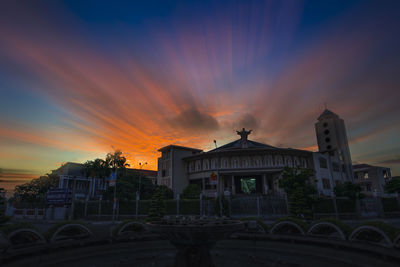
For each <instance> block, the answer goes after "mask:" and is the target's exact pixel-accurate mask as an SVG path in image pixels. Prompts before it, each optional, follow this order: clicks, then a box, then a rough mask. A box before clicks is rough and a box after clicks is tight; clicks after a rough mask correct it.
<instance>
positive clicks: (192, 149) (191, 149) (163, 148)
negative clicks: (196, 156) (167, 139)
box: [158, 145, 203, 152]
mask: <svg viewBox="0 0 400 267" xmlns="http://www.w3.org/2000/svg"><path fill="white" fill-rule="evenodd" d="M170 148H177V149H182V150H190V151H196V152H202V151H203V150H201V149H197V148H192V147H186V146H178V145H168V146H165V147H162V148H160V149H159V150H158V151H160V152H162V151H165V150H168V149H170Z"/></svg>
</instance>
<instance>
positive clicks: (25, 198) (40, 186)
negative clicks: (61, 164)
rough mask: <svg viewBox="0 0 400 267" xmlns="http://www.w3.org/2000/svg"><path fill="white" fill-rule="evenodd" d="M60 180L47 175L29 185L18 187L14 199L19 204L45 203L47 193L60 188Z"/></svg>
mask: <svg viewBox="0 0 400 267" xmlns="http://www.w3.org/2000/svg"><path fill="white" fill-rule="evenodd" d="M58 180H59V177H58V175H56V174H47V175H46V176H41V177H39V178H37V179H33V180H32V181H30V182H28V183H25V184H22V185H17V186H16V187H15V190H14V198H15V200H16V201H19V202H36V203H38V202H43V201H44V200H45V198H46V193H47V191H48V190H49V189H50V188H52V187H57V186H58Z"/></svg>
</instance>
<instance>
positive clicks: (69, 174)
mask: <svg viewBox="0 0 400 267" xmlns="http://www.w3.org/2000/svg"><path fill="white" fill-rule="evenodd" d="M84 169H85V168H84V165H83V164H81V163H75V162H67V163H65V164H64V165H63V166H61V167H60V168H58V169H57V170H54V171H52V173H53V174H56V175H59V184H58V188H69V189H70V190H73V187H74V182H75V197H76V198H86V197H87V196H88V195H89V197H90V198H98V197H100V195H102V194H103V193H104V191H105V190H106V189H107V179H105V178H99V177H94V178H93V179H92V177H87V176H86V175H85V173H84ZM125 172H126V173H127V174H129V173H140V174H142V175H143V176H144V177H146V178H148V179H150V180H151V181H152V182H153V183H155V182H156V176H157V171H152V170H144V169H130V168H126V169H125Z"/></svg>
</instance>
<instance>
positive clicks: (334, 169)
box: [332, 162, 340, 172]
mask: <svg viewBox="0 0 400 267" xmlns="http://www.w3.org/2000/svg"><path fill="white" fill-rule="evenodd" d="M332 169H333V171H335V172H340V165H339V164H337V163H336V162H332Z"/></svg>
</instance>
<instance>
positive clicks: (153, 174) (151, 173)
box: [126, 168, 157, 177]
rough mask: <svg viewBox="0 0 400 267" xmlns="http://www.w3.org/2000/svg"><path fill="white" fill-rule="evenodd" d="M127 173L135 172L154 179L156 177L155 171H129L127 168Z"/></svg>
mask: <svg viewBox="0 0 400 267" xmlns="http://www.w3.org/2000/svg"><path fill="white" fill-rule="evenodd" d="M126 171H127V172H137V173H140V174H142V175H144V176H146V177H156V176H157V171H153V170H143V169H130V168H127V169H126Z"/></svg>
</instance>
